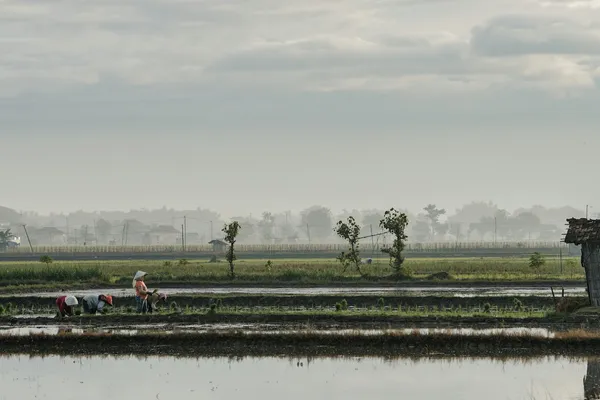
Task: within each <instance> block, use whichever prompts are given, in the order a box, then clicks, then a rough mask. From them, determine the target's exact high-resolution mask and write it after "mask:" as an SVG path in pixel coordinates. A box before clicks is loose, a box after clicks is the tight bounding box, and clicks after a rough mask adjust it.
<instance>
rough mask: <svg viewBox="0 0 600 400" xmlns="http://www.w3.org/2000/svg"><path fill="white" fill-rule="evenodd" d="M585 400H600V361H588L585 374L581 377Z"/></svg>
mask: <svg viewBox="0 0 600 400" xmlns="http://www.w3.org/2000/svg"><path fill="white" fill-rule="evenodd" d="M583 391H584V394H585V400H593V399H600V361H599V360H597V359H596V360H588V363H587V372H586V374H585V376H584V377H583Z"/></svg>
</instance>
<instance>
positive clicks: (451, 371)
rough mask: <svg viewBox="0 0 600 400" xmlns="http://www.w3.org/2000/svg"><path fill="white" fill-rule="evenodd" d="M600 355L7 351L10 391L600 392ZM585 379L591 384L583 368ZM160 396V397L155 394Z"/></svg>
mask: <svg viewBox="0 0 600 400" xmlns="http://www.w3.org/2000/svg"><path fill="white" fill-rule="evenodd" d="M599 366H600V362H599V361H598V360H589V361H587V360H585V359H568V358H561V357H541V358H535V359H526V360H510V361H497V360H491V359H485V358H483V359H475V358H469V359H432V358H421V359H406V358H400V359H393V360H392V359H383V358H372V357H360V358H355V357H352V358H350V357H340V358H331V357H329V358H326V357H323V358H319V357H313V358H310V359H306V358H285V357H280V358H273V357H271V358H253V357H243V358H242V357H240V358H235V357H234V358H231V357H230V358H224V357H218V358H191V357H190V358H173V357H113V356H106V357H96V356H94V357H58V356H47V357H36V356H9V357H0V388H1V390H0V400H2V399H14V398H27V399H29V398H31V399H33V398H45V399H50V400H54V399H57V400H58V399H61V400H63V399H79V398H81V395H82V394H83V393H85V398H86V400H97V399H106V398H109V397H110V398H115V399H123V398H134V397H135V398H146V399H149V398H152V399H159V400H161V399H178V400H187V399H198V398H202V399H216V398H218V399H226V400H227V399H232V400H233V399H239V398H240V397H244V398H249V399H254V398H256V399H258V398H260V399H265V400H270V399H273V400H275V399H277V400H279V399H281V398H282V397H285V398H286V400H306V399H308V398H310V399H332V398H333V399H338V398H343V399H345V400H348V399H349V400H353V399H357V400H358V399H361V400H362V399H386V398H409V399H425V400H428V399H442V398H443V399H449V400H459V399H460V400H475V399H477V400H480V399H490V400H505V399H515V400H516V399H519V400H521V399H529V400H530V399H547V398H552V399H597V398H598V397H592V396H597V394H598V389H597V388H598V383H599V376H600V374H599V372H600V369H599ZM583 376H585V378H584V379H583V385H582V377H583ZM148 396H150V397H148Z"/></svg>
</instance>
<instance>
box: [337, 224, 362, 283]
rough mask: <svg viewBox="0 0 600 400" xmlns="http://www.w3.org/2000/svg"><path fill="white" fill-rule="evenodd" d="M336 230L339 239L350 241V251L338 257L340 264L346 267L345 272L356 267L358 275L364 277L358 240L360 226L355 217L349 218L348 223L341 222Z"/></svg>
mask: <svg viewBox="0 0 600 400" xmlns="http://www.w3.org/2000/svg"><path fill="white" fill-rule="evenodd" d="M334 230H335V233H337V235H338V236H339V237H341V238H342V239H345V240H346V241H348V245H349V249H348V251H347V252H345V251H342V253H341V254H340V255H339V256H338V257H337V259H338V260H339V262H340V263H341V264H342V265H343V266H344V272H345V271H346V269H347V268H348V267H349V266H351V265H354V267H355V268H356V270H357V271H358V273H359V274H360V275H361V276H362V275H363V273H362V271H361V269H360V250H359V243H358V240H359V239H358V238H359V237H360V225H358V224H357V223H356V220H355V219H354V217H348V223H346V222H343V221H339V222H338V223H337V225H336V227H335V229H334Z"/></svg>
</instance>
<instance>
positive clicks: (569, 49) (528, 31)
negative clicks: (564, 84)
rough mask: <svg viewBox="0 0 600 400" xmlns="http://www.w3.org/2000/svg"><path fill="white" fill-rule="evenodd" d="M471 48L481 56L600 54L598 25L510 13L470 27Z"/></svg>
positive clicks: (599, 30)
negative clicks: (481, 24) (471, 33)
mask: <svg viewBox="0 0 600 400" xmlns="http://www.w3.org/2000/svg"><path fill="white" fill-rule="evenodd" d="M471 43H472V47H473V50H474V51H475V52H476V53H477V54H479V55H484V56H495V57H502V56H515V55H526V54H573V55H594V56H597V55H600V26H595V25H584V24H581V23H577V22H575V21H572V20H568V19H566V18H555V19H554V18H545V17H533V16H523V15H511V16H503V17H498V18H494V19H493V20H491V21H489V22H488V23H487V24H485V25H483V26H477V27H475V28H474V29H473V37H472V42H471Z"/></svg>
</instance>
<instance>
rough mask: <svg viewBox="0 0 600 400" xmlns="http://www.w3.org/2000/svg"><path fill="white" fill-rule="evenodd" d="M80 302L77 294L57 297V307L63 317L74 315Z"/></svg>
mask: <svg viewBox="0 0 600 400" xmlns="http://www.w3.org/2000/svg"><path fill="white" fill-rule="evenodd" d="M77 304H79V303H78V301H77V299H76V298H75V296H71V295H68V296H60V297H59V298H58V299H56V307H58V313H59V314H60V316H61V317H66V316H73V314H74V312H75V309H74V307H75V306H76V305H77Z"/></svg>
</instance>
